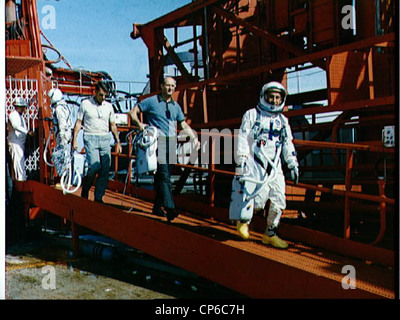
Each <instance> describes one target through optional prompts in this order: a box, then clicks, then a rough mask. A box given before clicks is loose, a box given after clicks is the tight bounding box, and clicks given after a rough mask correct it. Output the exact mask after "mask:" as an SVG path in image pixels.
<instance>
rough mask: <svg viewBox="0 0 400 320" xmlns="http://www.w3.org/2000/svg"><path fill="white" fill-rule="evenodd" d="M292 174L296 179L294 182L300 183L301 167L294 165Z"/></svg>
mask: <svg viewBox="0 0 400 320" xmlns="http://www.w3.org/2000/svg"><path fill="white" fill-rule="evenodd" d="M290 175H291V176H292V180H293V181H294V184H298V183H299V167H297V166H294V167H293V168H292V169H291V170H290Z"/></svg>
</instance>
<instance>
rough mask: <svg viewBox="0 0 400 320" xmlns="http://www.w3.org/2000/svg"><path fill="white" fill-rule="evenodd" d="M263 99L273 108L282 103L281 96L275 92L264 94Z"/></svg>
mask: <svg viewBox="0 0 400 320" xmlns="http://www.w3.org/2000/svg"><path fill="white" fill-rule="evenodd" d="M264 99H265V100H266V101H267V102H268V103H269V104H272V105H274V106H279V105H280V104H281V103H282V96H281V94H280V93H279V92H276V91H267V92H265V95H264Z"/></svg>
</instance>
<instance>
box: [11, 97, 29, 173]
mask: <svg viewBox="0 0 400 320" xmlns="http://www.w3.org/2000/svg"><path fill="white" fill-rule="evenodd" d="M14 106H15V107H27V104H26V102H25V100H24V99H22V98H17V99H16V101H15V102H14ZM7 130H8V135H7V140H8V150H9V152H10V155H11V159H12V176H13V178H14V179H15V180H17V181H26V170H25V155H24V153H25V141H26V136H27V134H28V132H29V130H28V127H27V124H26V122H25V119H24V116H23V113H21V114H20V113H19V112H18V111H17V110H14V111H12V112H11V113H10V115H9V117H8V123H7Z"/></svg>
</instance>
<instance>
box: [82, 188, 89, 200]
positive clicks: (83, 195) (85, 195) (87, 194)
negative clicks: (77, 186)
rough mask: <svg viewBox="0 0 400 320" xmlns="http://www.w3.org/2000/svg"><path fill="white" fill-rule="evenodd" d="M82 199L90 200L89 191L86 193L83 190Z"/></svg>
mask: <svg viewBox="0 0 400 320" xmlns="http://www.w3.org/2000/svg"><path fill="white" fill-rule="evenodd" d="M81 198H85V199H89V190H88V191H86V190H83V189H82V192H81Z"/></svg>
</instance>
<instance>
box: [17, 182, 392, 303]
mask: <svg viewBox="0 0 400 320" xmlns="http://www.w3.org/2000/svg"><path fill="white" fill-rule="evenodd" d="M18 188H19V190H21V191H23V194H24V201H25V202H26V203H29V204H30V205H31V206H38V207H40V208H42V209H44V210H46V211H49V212H52V213H54V214H57V215H59V216H62V217H65V218H67V219H69V220H70V221H71V222H72V223H73V224H78V225H82V226H85V227H88V228H90V229H92V230H94V231H97V232H99V233H102V234H104V235H106V236H108V237H110V238H113V239H115V240H118V241H121V242H123V243H126V244H128V245H130V246H132V247H135V248H137V249H139V250H141V251H143V252H146V253H148V254H150V255H153V256H154V257H156V258H159V259H162V260H164V261H166V262H169V263H171V264H174V265H176V266H178V267H181V268H183V269H186V270H188V271H191V272H194V273H196V274H198V275H200V276H202V277H204V278H207V279H209V280H211V281H214V282H217V283H219V284H221V285H224V286H226V287H229V288H231V289H233V290H236V291H238V292H240V293H242V294H245V295H247V296H249V297H253V298H340V299H346V298H358V299H359V298H389V299H393V298H394V297H395V293H394V290H395V289H394V281H395V279H394V270H393V268H391V267H384V266H379V265H374V264H371V263H365V262H363V261H361V260H359V259H354V258H349V257H346V256H342V255H339V254H335V253H333V252H330V251H327V250H324V249H321V248H316V247H313V246H310V245H307V244H305V243H298V242H290V241H289V245H290V246H289V248H288V249H287V250H279V249H275V248H273V247H269V246H265V245H263V244H262V243H261V237H262V234H261V233H259V232H255V231H252V235H251V238H250V240H248V241H244V240H241V239H240V238H239V236H238V235H236V231H235V227H234V226H231V225H229V224H225V223H223V222H219V221H216V220H214V219H208V218H201V217H198V216H195V215H193V214H190V213H189V212H182V213H181V214H180V216H179V217H178V218H176V219H175V220H174V221H173V222H172V223H169V222H167V221H166V219H165V218H161V217H157V216H154V215H152V214H151V208H152V203H150V202H148V201H144V200H141V199H137V198H133V197H129V196H123V195H121V194H120V193H117V192H113V191H107V194H106V195H105V197H104V198H103V200H104V202H105V203H106V205H104V204H98V203H95V202H93V201H91V200H86V199H82V198H80V197H79V196H77V195H63V194H62V192H61V191H60V190H57V189H55V188H52V187H49V186H47V185H43V184H40V183H38V182H34V181H29V182H27V183H22V184H20V185H18ZM92 197H93V195H92V194H90V197H89V198H90V199H91V198H92ZM347 265H351V266H354V268H355V271H356V289H347V290H345V289H343V287H342V279H343V277H344V276H346V275H347V272H346V273H345V272H344V273H342V268H343V267H344V266H347Z"/></svg>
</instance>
